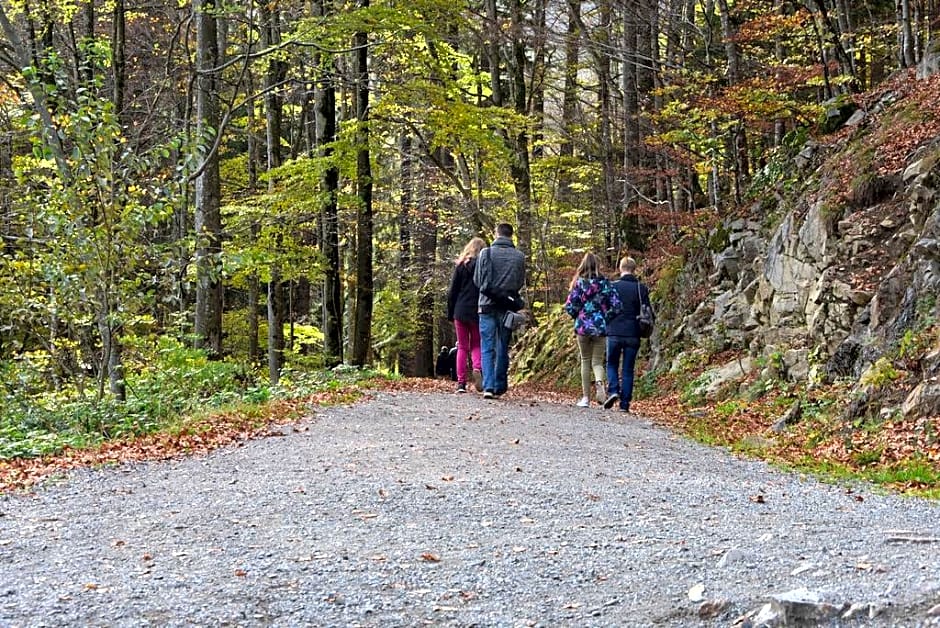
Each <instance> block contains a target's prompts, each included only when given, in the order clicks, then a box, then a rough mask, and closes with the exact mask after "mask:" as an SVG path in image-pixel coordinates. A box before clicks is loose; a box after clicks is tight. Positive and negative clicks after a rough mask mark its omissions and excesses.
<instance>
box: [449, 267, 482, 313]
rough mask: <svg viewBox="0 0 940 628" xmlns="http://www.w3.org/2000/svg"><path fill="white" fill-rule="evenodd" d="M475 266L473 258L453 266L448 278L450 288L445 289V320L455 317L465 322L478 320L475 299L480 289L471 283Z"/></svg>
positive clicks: (477, 297) (477, 298) (478, 296)
mask: <svg viewBox="0 0 940 628" xmlns="http://www.w3.org/2000/svg"><path fill="white" fill-rule="evenodd" d="M475 268H476V260H475V259H471V260H467V261H466V262H464V263H463V264H457V265H456V266H454V274H453V276H452V277H451V278H450V289H449V290H448V291H447V320H449V321H452V320H454V319H457V320H458V321H464V322H467V323H475V322H477V321H478V320H479V316H478V315H477V301H478V300H479V298H480V290H479V289H478V288H477V286H476V284H475V283H473V271H474V269H475Z"/></svg>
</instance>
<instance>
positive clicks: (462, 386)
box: [457, 382, 467, 393]
mask: <svg viewBox="0 0 940 628" xmlns="http://www.w3.org/2000/svg"><path fill="white" fill-rule="evenodd" d="M457 392H458V393H465V392H467V385H466V384H464V383H463V382H461V383H460V384H457Z"/></svg>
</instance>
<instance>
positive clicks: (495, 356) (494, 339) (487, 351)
mask: <svg viewBox="0 0 940 628" xmlns="http://www.w3.org/2000/svg"><path fill="white" fill-rule="evenodd" d="M511 336H512V330H511V329H509V328H508V327H506V326H505V325H503V315H502V313H501V312H496V313H492V314H480V352H481V353H482V355H481V358H482V360H481V365H482V366H483V390H489V391H491V392H492V393H493V394H496V395H501V394H503V393H504V392H506V390H507V389H508V388H509V338H510V337H511Z"/></svg>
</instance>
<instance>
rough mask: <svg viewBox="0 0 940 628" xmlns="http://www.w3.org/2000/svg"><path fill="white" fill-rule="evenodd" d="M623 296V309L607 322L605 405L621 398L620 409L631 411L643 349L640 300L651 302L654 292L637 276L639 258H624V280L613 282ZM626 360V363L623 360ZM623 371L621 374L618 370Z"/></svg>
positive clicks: (612, 403) (622, 275) (621, 273)
mask: <svg viewBox="0 0 940 628" xmlns="http://www.w3.org/2000/svg"><path fill="white" fill-rule="evenodd" d="M612 285H613V287H614V289H616V290H617V295H618V296H619V297H620V302H621V304H622V305H621V308H620V312H619V313H618V314H617V315H616V316H614V317H613V318H612V319H611V320H610V321H608V322H607V393H608V396H607V400H606V401H604V407H605V408H608V409H609V408H612V407H613V406H614V404H615V403H617V401H618V400H619V401H620V411H621V412H629V411H630V400H631V399H633V370H634V367H635V366H636V356H637V353H639V351H640V326H639V323H637V320H636V318H637V316H638V315H639V314H640V303H641V302H642V303H646V304H649V302H650V292H649V288H647V287H646V285H645V284H643V283H640V280H639V279H637V277H636V260H634V259H633V258H632V257H624V258H623V259H621V260H620V279H618V280H617V281H615V282H613V284H612ZM621 360H622V362H621ZM618 371H619V373H618Z"/></svg>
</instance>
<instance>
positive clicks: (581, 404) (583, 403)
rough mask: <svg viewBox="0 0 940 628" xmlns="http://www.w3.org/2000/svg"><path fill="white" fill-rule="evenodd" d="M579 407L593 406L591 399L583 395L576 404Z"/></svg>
mask: <svg viewBox="0 0 940 628" xmlns="http://www.w3.org/2000/svg"><path fill="white" fill-rule="evenodd" d="M575 405H576V406H578V407H579V408H589V407H591V400H590V399H588V398H587V397H581V401H579V402H578V403H576V404H575Z"/></svg>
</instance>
